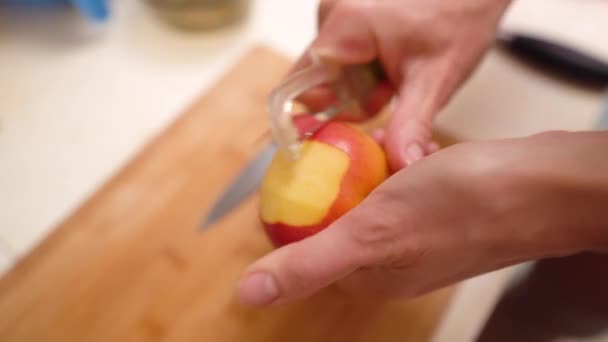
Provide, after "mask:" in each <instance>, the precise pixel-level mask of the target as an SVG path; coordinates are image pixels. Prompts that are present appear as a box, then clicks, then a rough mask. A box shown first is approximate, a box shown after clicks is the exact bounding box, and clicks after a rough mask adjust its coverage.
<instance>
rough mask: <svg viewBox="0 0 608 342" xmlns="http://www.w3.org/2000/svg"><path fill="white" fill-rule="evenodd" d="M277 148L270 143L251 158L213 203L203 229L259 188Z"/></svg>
mask: <svg viewBox="0 0 608 342" xmlns="http://www.w3.org/2000/svg"><path fill="white" fill-rule="evenodd" d="M276 150H277V145H276V144H274V143H269V144H268V145H266V146H265V147H264V148H263V149H262V151H261V152H259V154H258V155H257V156H256V157H255V158H254V159H253V160H251V161H250V162H249V163H248V164H247V165H246V166H245V167H244V169H243V170H242V171H241V172H240V173H239V174H238V175H237V176H236V178H235V179H234V180H233V181H232V182H231V183H230V185H229V186H228V188H226V190H224V192H223V193H222V194H221V196H220V197H219V200H218V201H217V202H216V203H215V204H214V205H213V207H212V208H211V211H210V212H209V214H208V215H207V217H206V218H205V220H204V221H203V223H202V225H201V229H205V228H207V227H209V226H210V225H212V224H213V223H215V221H217V220H219V219H220V218H222V217H223V216H224V215H225V214H226V213H228V212H230V211H231V210H232V209H234V208H235V207H236V206H237V205H238V204H239V203H240V202H241V201H242V200H243V199H245V198H247V197H249V196H250V195H251V194H252V193H253V192H254V191H255V190H257V188H258V185H259V184H260V181H261V180H262V178H263V177H264V173H265V172H266V169H267V168H268V165H269V164H270V162H271V161H272V158H273V156H274V154H275V152H276Z"/></svg>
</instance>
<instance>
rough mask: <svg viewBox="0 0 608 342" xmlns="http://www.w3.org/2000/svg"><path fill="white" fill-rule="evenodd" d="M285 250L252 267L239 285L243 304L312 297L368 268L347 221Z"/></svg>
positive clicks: (339, 222)
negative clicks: (347, 276) (348, 276)
mask: <svg viewBox="0 0 608 342" xmlns="http://www.w3.org/2000/svg"><path fill="white" fill-rule="evenodd" d="M343 218H344V219H342V220H338V221H336V223H335V224H334V225H332V226H331V227H329V228H327V229H325V230H323V231H321V232H319V233H317V234H316V235H313V236H311V237H308V238H306V239H304V240H301V241H299V242H296V243H292V244H289V245H286V246H283V247H282V248H279V249H277V250H275V251H273V252H272V253H270V254H268V255H267V256H265V257H263V258H261V259H260V260H258V261H257V262H256V263H254V264H253V265H251V266H250V267H249V269H248V270H247V271H246V273H245V277H244V279H243V280H242V281H241V282H240V283H239V286H238V290H237V294H238V297H239V298H240V301H241V302H243V303H245V304H248V305H255V306H264V305H269V304H278V303H285V302H289V301H292V300H295V299H298V298H302V297H305V296H308V295H311V294H313V293H315V292H316V291H318V290H319V289H321V288H323V287H326V286H328V285H330V284H332V283H334V282H335V281H337V280H339V279H341V278H343V277H345V276H346V275H348V274H350V273H352V272H353V271H355V270H356V269H357V268H359V267H360V266H361V265H364V264H366V263H367V262H368V261H369V260H372V258H371V257H370V255H368V254H369V252H368V250H369V249H368V248H366V247H365V246H362V245H361V244H360V243H358V242H357V240H356V239H354V238H353V236H352V234H351V233H350V229H349V228H352V227H350V226H349V225H350V224H349V223H347V222H351V220H350V219H348V217H346V216H345V217H343Z"/></svg>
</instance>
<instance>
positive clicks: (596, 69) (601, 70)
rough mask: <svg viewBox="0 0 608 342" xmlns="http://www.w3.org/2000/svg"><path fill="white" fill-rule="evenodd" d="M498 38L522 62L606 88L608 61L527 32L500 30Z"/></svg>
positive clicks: (578, 81) (574, 80) (607, 85)
mask: <svg viewBox="0 0 608 342" xmlns="http://www.w3.org/2000/svg"><path fill="white" fill-rule="evenodd" d="M497 41H498V43H499V44H500V45H501V46H502V47H503V48H504V49H505V50H506V51H508V52H510V53H511V54H513V55H515V56H516V57H519V58H520V59H522V60H523V61H524V62H527V63H530V64H533V66H534V67H535V68H541V69H543V70H545V71H547V72H549V73H551V74H553V75H554V76H556V77H558V78H565V79H566V80H567V81H570V82H576V83H579V84H581V85H584V86H589V87H593V88H600V89H605V88H608V62H606V61H602V60H600V59H599V58H596V57H594V56H591V55H590V54H587V53H584V52H582V51H580V50H577V49H574V48H572V47H568V46H566V45H563V44H560V43H557V42H552V41H549V40H548V39H544V38H541V37H535V36H532V35H528V34H519V33H501V34H499V36H498V37H497Z"/></svg>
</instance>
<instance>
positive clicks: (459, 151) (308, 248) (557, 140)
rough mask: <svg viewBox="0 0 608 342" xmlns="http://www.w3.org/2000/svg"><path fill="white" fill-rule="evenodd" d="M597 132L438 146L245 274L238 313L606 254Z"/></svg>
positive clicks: (605, 176)
mask: <svg viewBox="0 0 608 342" xmlns="http://www.w3.org/2000/svg"><path fill="white" fill-rule="evenodd" d="M607 147H608V133H595V132H593V133H562V132H552V133H548V134H540V135H535V136H531V137H527V138H520V139H507V140H500V141H494V142H472V143H465V144H460V145H455V146H452V147H448V148H446V149H444V150H440V151H439V152H437V153H435V154H432V155H430V156H427V157H425V158H423V159H422V160H421V161H419V162H417V163H415V164H413V165H412V166H409V167H407V168H404V169H402V170H401V171H399V172H397V173H395V174H394V175H393V176H391V177H390V178H389V179H388V180H387V181H386V182H385V183H383V184H382V185H380V186H379V187H378V188H377V189H376V190H375V191H373V192H372V193H371V194H370V195H369V196H368V198H366V200H364V201H363V202H362V203H361V204H360V205H359V206H357V207H355V208H354V209H353V210H351V211H350V212H349V213H347V214H346V215H344V216H343V217H341V218H340V219H338V220H336V221H335V222H334V223H333V224H332V225H331V226H329V227H328V228H327V229H325V230H323V231H321V232H320V233H317V234H316V235H313V236H311V237H309V238H306V239H304V240H301V241H299V242H296V243H292V244H290V245H286V246H284V247H281V248H279V249H277V250H275V251H273V252H271V253H270V254H268V255H266V256H264V257H262V258H261V259H260V260H258V261H257V262H255V263H254V264H253V265H251V266H250V267H249V268H248V269H247V270H246V272H245V275H244V278H243V280H242V282H241V283H240V285H239V288H238V295H239V297H240V299H241V300H242V301H243V302H244V303H247V304H253V305H267V304H278V303H286V302H290V301H293V300H295V299H298V298H302V297H305V296H308V295H311V294H313V293H315V292H316V291H318V290H320V289H322V288H324V287H326V286H330V285H332V284H335V283H336V284H338V285H339V286H340V288H342V289H344V290H346V291H352V293H355V294H359V295H374V296H379V297H381V298H390V297H392V296H406V297H411V296H415V295H421V294H424V293H427V292H429V291H432V290H435V289H438V288H441V287H444V286H447V285H450V284H453V283H455V282H458V281H460V280H463V279H466V278H468V277H471V276H475V275H479V274H482V273H485V272H489V271H492V270H496V269H499V268H502V267H505V266H508V265H513V264H516V263H519V262H523V261H527V260H535V259H539V258H544V257H554V256H563V255H568V254H574V253H577V252H581V251H587V250H598V249H600V248H602V247H604V248H605V247H607V246H608V212H607V211H606V203H608V158H606V148H607Z"/></svg>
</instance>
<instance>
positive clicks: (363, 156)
mask: <svg viewBox="0 0 608 342" xmlns="http://www.w3.org/2000/svg"><path fill="white" fill-rule="evenodd" d="M311 144H315V145H314V146H311ZM303 146H305V147H310V148H309V150H307V151H308V152H305V153H309V155H306V156H304V157H303V158H313V159H314V158H319V160H316V162H313V163H308V166H304V162H302V164H299V163H298V162H297V161H296V162H294V163H291V162H285V161H280V158H281V157H280V156H278V155H277V156H275V158H274V159H273V161H272V162H271V166H270V167H269V169H268V171H267V173H266V175H265V177H264V180H263V182H262V190H261V196H260V220H261V222H262V223H263V226H264V229H265V232H266V234H267V236H268V237H269V238H270V240H271V242H272V243H273V245H274V246H275V247H280V246H283V245H286V244H289V243H293V242H296V241H299V240H302V239H304V238H307V237H309V236H311V235H313V234H316V233H318V232H319V231H321V230H323V229H325V228H327V227H328V226H329V225H330V224H331V223H332V222H334V221H335V220H336V219H338V218H339V217H341V216H342V215H344V214H345V213H346V212H348V211H349V210H351V209H352V208H354V207H355V206H356V205H358V204H359V203H360V202H361V201H362V200H363V199H365V197H367V195H368V194H369V193H370V192H371V191H372V190H373V189H374V188H376V187H377V186H378V185H379V184H380V183H382V182H383V181H384V180H385V179H386V178H387V177H388V175H389V171H388V163H387V160H386V156H385V154H384V151H383V150H382V148H381V147H380V145H378V143H377V142H376V141H374V140H373V139H372V138H371V137H370V136H368V135H367V134H366V133H365V132H363V131H362V130H360V129H359V128H357V127H355V126H353V125H351V124H350V123H342V122H329V123H326V124H325V125H323V126H322V127H321V128H319V129H318V130H317V131H316V132H315V133H314V134H313V135H312V136H311V137H310V138H309V139H307V140H305V141H304V142H303ZM313 147H314V148H313ZM326 154H327V155H326ZM283 158H284V157H283ZM323 158H326V159H325V161H326V162H324V161H323ZM327 158H330V159H331V160H330V159H327ZM336 159H344V160H345V162H344V163H342V164H340V163H338V162H336ZM317 161H318V162H317ZM311 164H312V165H314V167H313V168H310V165H311ZM336 165H338V166H336ZM305 167H306V168H307V169H306V170H303V169H302V168H305ZM298 168H300V169H298ZM341 168H344V169H343V170H342V171H340V169H341ZM309 169H310V170H309ZM298 172H300V174H302V173H305V174H306V175H308V176H309V177H305V178H310V177H313V178H314V180H313V181H311V183H313V184H314V185H311V186H308V184H306V186H300V187H298V189H300V192H295V193H294V192H293V191H291V192H290V190H288V188H289V187H290V186H291V185H292V184H291V183H293V182H302V180H301V179H296V178H298V177H296V176H294V177H287V178H286V177H285V174H287V175H291V174H297V173H298ZM336 175H339V176H340V177H338V178H336V177H337V176H336ZM324 182H325V183H324ZM336 182H337V184H336ZM324 185H326V186H324ZM314 186H316V187H317V188H318V187H326V188H335V189H336V191H335V193H332V195H331V198H329V197H327V196H329V195H326V192H323V191H321V193H323V196H319V197H321V199H323V200H324V202H326V203H327V205H326V206H323V205H321V208H316V209H315V212H316V213H319V212H320V213H322V215H321V218H320V219H317V220H316V221H315V222H307V223H306V224H301V223H298V222H296V221H298V220H299V221H302V220H304V221H306V220H307V218H306V215H305V214H302V210H304V209H301V207H300V206H299V205H298V204H300V203H301V204H302V206H305V204H306V203H308V204H310V203H311V201H314V199H312V196H315V195H318V192H319V191H320V190H319V191H317V193H315V190H314V189H311V188H314ZM302 189H304V190H303V191H302ZM307 189H310V193H308V191H307ZM317 190H318V189H317ZM329 192H331V191H329ZM312 193H315V194H314V195H313V194H312ZM287 202H289V203H287ZM269 207H272V208H275V210H274V211H272V210H271V209H267V208H269ZM276 207H281V208H282V209H276ZM268 212H272V215H271V214H268ZM271 216H274V218H273V217H271ZM317 216H318V215H317ZM295 217H300V218H299V219H295ZM290 221H291V222H290Z"/></svg>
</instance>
